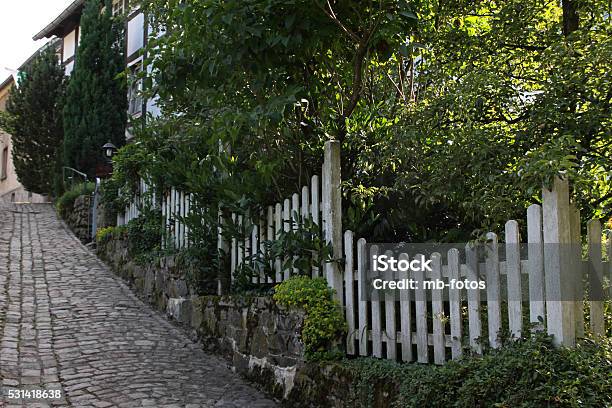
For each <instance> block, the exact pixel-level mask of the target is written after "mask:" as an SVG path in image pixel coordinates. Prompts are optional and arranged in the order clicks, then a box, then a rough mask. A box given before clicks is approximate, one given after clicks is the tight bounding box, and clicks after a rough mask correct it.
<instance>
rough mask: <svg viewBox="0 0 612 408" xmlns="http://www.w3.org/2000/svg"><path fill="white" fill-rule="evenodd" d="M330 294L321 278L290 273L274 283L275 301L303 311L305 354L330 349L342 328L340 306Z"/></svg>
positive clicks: (344, 326)
mask: <svg viewBox="0 0 612 408" xmlns="http://www.w3.org/2000/svg"><path fill="white" fill-rule="evenodd" d="M333 295H334V291H333V290H332V289H330V288H329V287H328V286H327V281H326V280H325V279H324V278H315V279H311V278H310V277H308V276H293V277H291V278H290V279H288V280H286V281H284V282H283V283H281V284H279V285H277V286H276V287H275V293H274V300H275V301H276V302H278V304H280V305H283V306H286V307H298V308H302V309H304V311H305V312H306V317H305V320H304V326H303V327H302V333H301V335H302V341H303V342H304V346H305V348H306V355H307V356H308V357H311V356H315V355H318V354H319V353H321V352H325V351H329V350H331V349H333V348H334V347H335V346H336V344H335V342H336V340H337V339H338V338H339V337H340V336H342V335H343V334H344V333H345V331H346V323H345V321H344V316H343V315H342V309H341V308H340V305H339V304H338V302H336V301H335V300H334V299H333Z"/></svg>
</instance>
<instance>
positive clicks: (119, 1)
mask: <svg viewBox="0 0 612 408" xmlns="http://www.w3.org/2000/svg"><path fill="white" fill-rule="evenodd" d="M126 10H128V0H113V16H118V15H121V14H123V13H125V11H126Z"/></svg>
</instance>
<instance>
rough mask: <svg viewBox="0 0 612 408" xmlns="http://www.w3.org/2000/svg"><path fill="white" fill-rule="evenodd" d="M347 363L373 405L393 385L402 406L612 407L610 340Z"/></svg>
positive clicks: (538, 342) (536, 341)
mask: <svg viewBox="0 0 612 408" xmlns="http://www.w3.org/2000/svg"><path fill="white" fill-rule="evenodd" d="M346 364H347V365H348V367H349V368H350V369H351V370H352V371H353V372H354V376H355V379H356V381H357V388H358V390H359V391H360V392H359V395H360V397H361V399H362V404H363V405H365V406H369V405H371V404H372V402H373V390H374V389H377V388H378V389H380V387H388V388H392V389H391V390H390V389H387V392H388V393H389V394H391V395H392V394H395V398H393V399H394V402H393V405H392V404H391V403H389V406H395V407H424V406H427V407H609V406H612V341H611V340H610V339H605V340H602V341H601V342H599V343H598V342H593V341H591V340H585V341H583V342H581V343H579V344H578V345H577V346H576V347H575V348H567V347H562V348H556V347H554V346H553V344H552V340H551V338H550V337H547V336H545V335H537V336H535V337H531V338H527V339H520V340H518V341H508V342H507V343H506V344H505V345H504V346H503V347H502V348H500V349H498V350H490V351H489V352H488V353H486V354H485V355H484V356H470V357H465V358H464V359H462V360H458V361H451V362H448V363H447V364H446V365H444V366H441V367H436V366H423V365H417V364H398V363H395V362H391V361H388V360H376V359H372V358H364V359H355V360H350V361H348V362H347V363H346Z"/></svg>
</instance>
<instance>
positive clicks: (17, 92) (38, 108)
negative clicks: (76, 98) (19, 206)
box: [0, 46, 65, 196]
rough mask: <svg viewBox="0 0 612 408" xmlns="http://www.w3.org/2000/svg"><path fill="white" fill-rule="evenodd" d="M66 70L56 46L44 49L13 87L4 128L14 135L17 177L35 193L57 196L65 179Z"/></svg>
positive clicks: (1, 124) (2, 125)
mask: <svg viewBox="0 0 612 408" xmlns="http://www.w3.org/2000/svg"><path fill="white" fill-rule="evenodd" d="M64 78H65V75H64V70H63V69H62V67H61V65H60V64H59V62H58V60H57V55H56V53H55V49H54V47H53V46H50V47H47V48H46V49H45V50H43V51H42V52H41V53H40V54H39V55H38V56H37V57H36V58H35V59H34V61H33V62H32V63H31V64H28V66H27V67H26V68H25V72H24V73H23V75H20V78H19V81H18V84H17V86H14V87H13V88H12V89H11V93H10V97H9V100H8V102H7V105H6V110H7V115H5V116H4V117H3V119H2V120H0V127H1V128H3V129H4V130H6V131H7V132H8V133H10V134H11V140H12V143H13V152H12V153H13V154H12V158H13V165H14V166H15V171H16V173H17V178H18V179H19V182H20V183H21V184H23V186H24V187H25V188H26V189H27V190H28V191H31V192H33V193H38V194H44V195H48V196H54V195H55V193H58V191H57V189H56V182H57V180H60V179H61V165H62V161H61V146H62V141H63V138H64V131H63V125H62V113H61V112H62V104H63V102H64V101H63V98H64V92H65V80H64Z"/></svg>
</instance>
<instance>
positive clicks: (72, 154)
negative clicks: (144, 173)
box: [64, 0, 127, 174]
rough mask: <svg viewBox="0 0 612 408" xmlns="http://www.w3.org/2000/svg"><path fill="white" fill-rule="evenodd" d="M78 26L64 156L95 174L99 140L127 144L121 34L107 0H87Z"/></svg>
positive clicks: (66, 110) (68, 100) (68, 163)
mask: <svg viewBox="0 0 612 408" xmlns="http://www.w3.org/2000/svg"><path fill="white" fill-rule="evenodd" d="M81 30H82V35H81V42H80V44H79V48H78V50H77V54H76V65H75V68H74V71H73V72H72V77H71V78H70V81H69V83H68V89H67V92H66V105H65V107H64V132H65V138H64V158H65V163H66V165H68V166H71V167H75V168H76V169H78V170H81V171H84V172H86V173H88V174H93V173H94V172H95V169H96V166H97V165H98V164H101V163H103V160H104V158H103V157H102V156H101V147H102V145H104V144H105V143H107V142H109V141H110V142H112V143H113V144H115V145H116V146H121V145H123V144H124V143H125V128H126V122H127V85H126V80H125V76H123V75H122V73H123V71H124V70H125V55H124V54H125V53H124V33H123V25H122V24H121V22H120V21H117V20H114V19H113V17H112V15H111V1H110V0H107V1H106V2H105V7H104V9H103V10H102V9H101V3H100V1H98V0H88V1H87V2H86V4H85V8H84V10H83V15H82V17H81Z"/></svg>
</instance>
